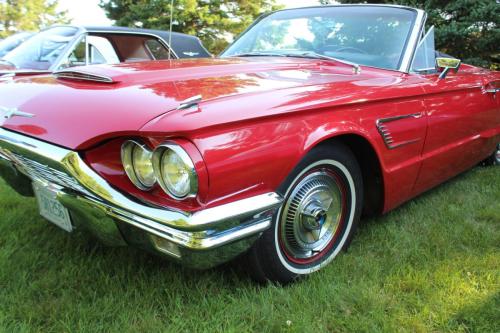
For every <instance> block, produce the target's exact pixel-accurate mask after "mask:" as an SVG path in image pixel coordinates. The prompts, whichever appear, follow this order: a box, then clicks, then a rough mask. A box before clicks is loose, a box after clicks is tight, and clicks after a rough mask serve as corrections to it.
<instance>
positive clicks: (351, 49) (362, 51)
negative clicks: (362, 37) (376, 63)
mask: <svg viewBox="0 0 500 333" xmlns="http://www.w3.org/2000/svg"><path fill="white" fill-rule="evenodd" d="M348 50H349V51H354V52H356V53H361V54H368V53H367V52H366V51H365V50H362V49H358V48H357V47H353V46H345V47H341V48H339V49H336V50H335V52H345V51H348Z"/></svg>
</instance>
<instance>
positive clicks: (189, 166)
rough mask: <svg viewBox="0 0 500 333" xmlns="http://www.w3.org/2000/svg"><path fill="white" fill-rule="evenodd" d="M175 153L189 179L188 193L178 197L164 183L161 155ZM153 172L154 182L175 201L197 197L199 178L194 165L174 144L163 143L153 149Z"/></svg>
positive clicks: (184, 152)
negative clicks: (184, 167)
mask: <svg viewBox="0 0 500 333" xmlns="http://www.w3.org/2000/svg"><path fill="white" fill-rule="evenodd" d="M168 150H170V151H172V152H173V153H175V154H176V155H177V156H178V157H179V158H180V159H181V161H182V163H183V164H184V165H185V166H186V171H187V174H188V179H189V185H190V186H189V191H188V192H187V193H185V194H182V195H179V194H176V193H174V191H173V190H172V189H171V188H170V187H169V185H168V184H167V183H166V182H165V178H164V177H163V171H162V170H163V168H162V163H163V155H164V154H165V153H166V152H167V151H168ZM153 170H154V172H155V176H156V181H157V183H158V184H159V185H160V187H161V188H162V189H163V191H164V192H165V193H166V194H167V195H169V196H170V197H171V198H173V199H175V200H185V199H188V198H195V197H196V196H197V195H198V190H199V177H198V172H197V171H196V167H195V164H194V162H193V160H192V159H191V157H190V156H189V154H188V153H187V151H186V150H185V149H184V148H182V147H181V146H180V145H179V144H177V143H175V142H164V143H162V144H160V145H159V146H158V147H156V148H155V150H154V151H153Z"/></svg>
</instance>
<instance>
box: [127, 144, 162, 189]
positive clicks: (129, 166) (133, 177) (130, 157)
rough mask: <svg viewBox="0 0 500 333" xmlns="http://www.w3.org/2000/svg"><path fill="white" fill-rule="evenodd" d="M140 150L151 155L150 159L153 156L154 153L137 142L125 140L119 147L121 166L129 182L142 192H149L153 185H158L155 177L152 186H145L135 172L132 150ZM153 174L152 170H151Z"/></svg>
mask: <svg viewBox="0 0 500 333" xmlns="http://www.w3.org/2000/svg"><path fill="white" fill-rule="evenodd" d="M135 149H142V150H143V151H146V152H148V153H149V154H150V155H151V158H152V156H153V154H154V151H153V150H151V149H149V147H148V146H147V145H145V144H143V143H141V142H139V141H135V140H127V141H125V142H124V143H123V144H122V146H121V160H122V166H123V168H124V170H125V173H126V174H127V176H128V178H129V179H130V181H131V182H132V183H133V184H134V185H135V186H136V187H137V188H138V189H140V190H142V191H151V190H152V189H153V188H154V187H155V185H156V184H157V183H158V180H157V179H156V175H155V181H154V182H153V183H152V184H145V183H144V182H143V181H142V180H141V179H140V178H141V177H139V176H138V175H137V171H136V168H135V163H134V150H135ZM152 171H153V174H154V168H153V170H152Z"/></svg>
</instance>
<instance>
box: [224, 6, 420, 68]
mask: <svg viewBox="0 0 500 333" xmlns="http://www.w3.org/2000/svg"><path fill="white" fill-rule="evenodd" d="M415 17H416V12H414V11H411V10H407V9H401V8H391V7H366V8H363V7H354V6H346V7H314V8H305V9H292V10H284V11H280V12H276V13H273V14H270V15H269V16H266V17H265V18H263V19H261V20H260V21H258V22H257V23H256V24H255V25H254V26H252V27H251V28H250V29H249V30H248V31H247V32H245V33H244V34H243V35H242V36H241V37H240V38H239V39H238V40H236V41H235V42H234V43H233V44H232V45H231V46H230V47H229V48H228V49H227V50H226V51H225V52H224V53H223V54H222V57H225V56H238V55H239V54H246V53H261V54H262V53H268V54H278V55H293V54H298V53H301V52H302V53H304V52H314V53H318V54H321V55H325V56H329V57H334V58H337V59H342V60H347V61H351V62H354V63H358V64H361V65H368V66H374V67H379V68H387V69H394V70H395V69H398V68H399V65H400V63H401V61H402V58H403V53H404V50H405V47H406V43H407V41H408V38H409V35H410V32H411V29H412V28H413V25H414V21H415Z"/></svg>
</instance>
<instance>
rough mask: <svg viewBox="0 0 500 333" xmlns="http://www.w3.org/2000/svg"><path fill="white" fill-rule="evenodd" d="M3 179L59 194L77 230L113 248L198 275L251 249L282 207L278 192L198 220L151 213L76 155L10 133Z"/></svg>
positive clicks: (0, 163) (0, 158) (3, 137)
mask: <svg viewBox="0 0 500 333" xmlns="http://www.w3.org/2000/svg"><path fill="white" fill-rule="evenodd" d="M0 171H1V172H0V175H2V176H3V178H4V179H5V180H6V182H7V183H8V184H9V185H10V186H11V187H13V188H14V189H15V190H16V191H18V192H19V193H21V194H23V195H33V193H32V188H31V186H32V182H37V183H38V184H41V185H43V186H48V187H50V188H51V189H52V190H53V191H56V192H57V199H58V200H59V201H60V202H61V203H62V204H63V206H65V207H66V208H67V209H68V210H69V211H70V215H71V218H72V221H73V222H74V223H75V225H76V226H77V228H78V227H79V226H82V227H83V228H84V229H87V230H90V231H91V232H92V233H93V234H94V235H95V236H97V237H98V238H100V239H101V240H102V241H104V242H105V243H107V244H109V245H123V244H125V243H129V244H132V245H139V246H141V247H145V248H148V249H152V250H155V251H156V252H160V253H162V254H167V255H168V256H169V257H172V258H174V259H177V260H179V261H181V262H183V263H185V264H187V265H188V266H192V267H198V268H206V267H211V266H214V265H217V264H219V263H222V262H224V261H227V260H229V259H231V258H232V257H234V256H236V255H238V254H240V253H242V252H243V251H245V250H246V249H248V248H249V247H250V246H251V244H252V242H253V241H254V240H255V239H256V238H257V237H258V236H260V234H261V233H262V232H263V231H264V230H266V229H268V228H269V227H270V225H271V220H272V216H273V214H274V213H275V212H276V211H277V209H278V208H279V206H280V205H281V203H282V201H283V198H282V197H281V196H280V195H278V194H276V193H273V192H271V193H266V194H262V195H258V196H254V197H250V198H247V199H243V200H239V201H234V202H231V203H228V204H224V205H221V206H217V207H213V208H208V209H204V210H201V211H198V212H195V213H188V212H183V211H174V210H170V209H165V208H163V207H156V206H152V205H149V204H145V203H142V202H138V201H135V200H134V199H133V198H130V197H128V196H126V195H124V194H122V193H121V192H119V191H117V190H115V189H114V188H113V187H112V186H111V185H110V184H108V183H107V182H106V181H105V180H104V179H103V178H102V177H101V176H99V175H98V174H97V173H96V172H95V171H93V170H92V169H91V168H90V167H89V166H88V165H87V164H86V163H85V162H84V161H83V160H82V159H81V157H80V155H79V154H78V153H77V152H75V151H72V150H68V149H64V148H61V147H58V146H55V145H51V144H48V143H46V142H43V141H40V140H36V139H33V138H30V137H27V136H25V135H21V134H18V133H15V132H12V131H9V130H5V129H3V128H0ZM115 221H116V222H118V223H116V224H115V223H114V222H115ZM127 230H128V232H127ZM136 233H141V234H142V236H141V237H137V235H135V234H136ZM127 235H128V236H127ZM123 236H124V237H123ZM137 239H142V241H139V242H137V241H136V240H137ZM144 240H148V241H149V242H144ZM144 243H149V244H144ZM172 249H174V250H172ZM203 253H206V254H207V255H205V256H203V255H202V254H203ZM209 253H212V254H211V255H208V254H209Z"/></svg>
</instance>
